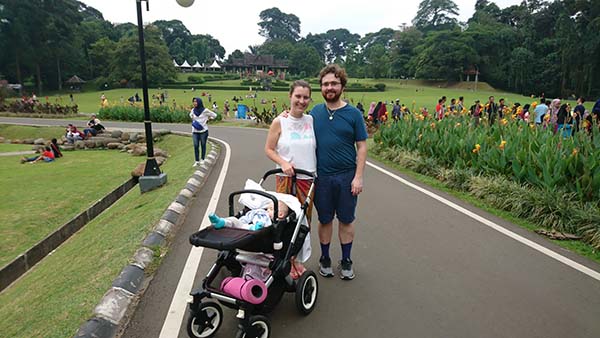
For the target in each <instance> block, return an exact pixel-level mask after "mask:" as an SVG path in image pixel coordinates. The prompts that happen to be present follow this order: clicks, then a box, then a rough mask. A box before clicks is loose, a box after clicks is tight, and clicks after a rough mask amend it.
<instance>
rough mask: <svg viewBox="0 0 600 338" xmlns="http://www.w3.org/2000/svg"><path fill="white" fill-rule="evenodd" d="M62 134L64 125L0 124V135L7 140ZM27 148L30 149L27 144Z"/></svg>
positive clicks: (50, 137)
mask: <svg viewBox="0 0 600 338" xmlns="http://www.w3.org/2000/svg"><path fill="white" fill-rule="evenodd" d="M64 134H65V128H64V127H30V126H17V125H8V124H0V136H2V137H4V138H5V139H7V140H16V139H19V140H24V139H27V138H32V139H36V138H43V139H45V140H51V139H52V138H57V139H58V138H60V137H61V136H62V135H64ZM29 149H31V146H29Z"/></svg>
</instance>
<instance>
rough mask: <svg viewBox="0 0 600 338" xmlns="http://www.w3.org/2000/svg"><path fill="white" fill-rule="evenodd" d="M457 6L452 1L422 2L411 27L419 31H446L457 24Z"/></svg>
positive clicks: (434, 0) (432, 0) (424, 0)
mask: <svg viewBox="0 0 600 338" xmlns="http://www.w3.org/2000/svg"><path fill="white" fill-rule="evenodd" d="M455 16H458V6H457V5H456V4H455V3H454V1H452V0H423V1H421V3H420V4H419V10H418V11H417V15H416V16H415V18H414V19H413V25H414V26H416V27H417V28H418V29H421V30H430V29H448V28H451V27H452V26H454V25H455V24H456V22H457V20H456V18H454V17H455Z"/></svg>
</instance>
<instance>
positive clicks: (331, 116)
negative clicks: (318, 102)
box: [325, 106, 337, 121]
mask: <svg viewBox="0 0 600 338" xmlns="http://www.w3.org/2000/svg"><path fill="white" fill-rule="evenodd" d="M325 107H326V108H327V114H329V121H331V120H333V116H334V115H335V112H336V111H337V109H333V110H331V109H329V107H327V106H325Z"/></svg>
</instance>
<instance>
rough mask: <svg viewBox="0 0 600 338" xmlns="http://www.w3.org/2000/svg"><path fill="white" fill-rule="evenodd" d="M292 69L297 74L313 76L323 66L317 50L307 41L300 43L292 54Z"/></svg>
mask: <svg viewBox="0 0 600 338" xmlns="http://www.w3.org/2000/svg"><path fill="white" fill-rule="evenodd" d="M289 60H290V69H291V70H292V71H294V72H295V73H297V74H300V75H302V76H306V77H313V76H316V75H317V74H318V73H319V70H321V68H322V67H323V61H321V58H320V56H319V53H318V52H317V50H316V49H315V48H314V47H312V46H310V45H308V44H305V43H298V44H296V45H295V48H294V50H293V51H292V53H291V55H290V58H289Z"/></svg>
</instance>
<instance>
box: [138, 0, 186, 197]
mask: <svg viewBox="0 0 600 338" xmlns="http://www.w3.org/2000/svg"><path fill="white" fill-rule="evenodd" d="M142 1H145V2H146V11H149V10H150V5H149V1H150V0H136V8H137V21H138V36H139V43H140V64H141V66H142V67H141V68H142V95H143V98H144V129H145V131H146V148H147V159H146V166H145V168H144V175H143V176H141V177H140V180H139V183H140V190H141V191H142V193H144V192H147V191H150V190H153V189H156V188H158V187H161V186H162V185H164V184H165V183H167V174H165V173H161V171H160V169H159V168H158V163H156V159H155V158H154V144H153V139H152V121H151V119H150V103H149V99H148V78H147V75H146V52H145V50H144V23H143V21H142ZM176 1H177V3H178V4H179V5H181V6H182V7H189V6H191V5H192V4H193V3H194V0H176Z"/></svg>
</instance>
